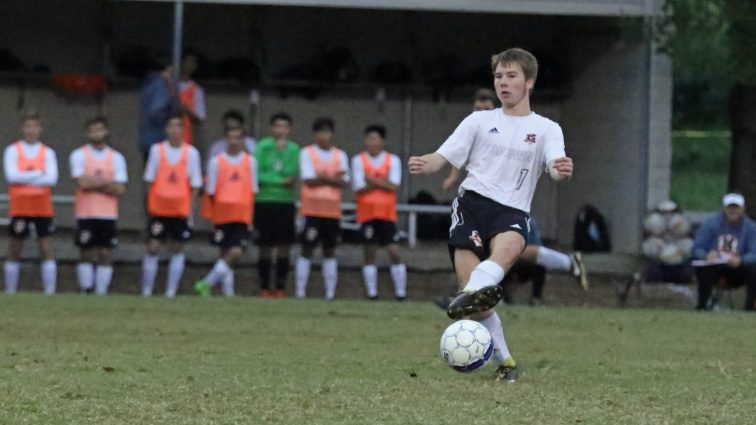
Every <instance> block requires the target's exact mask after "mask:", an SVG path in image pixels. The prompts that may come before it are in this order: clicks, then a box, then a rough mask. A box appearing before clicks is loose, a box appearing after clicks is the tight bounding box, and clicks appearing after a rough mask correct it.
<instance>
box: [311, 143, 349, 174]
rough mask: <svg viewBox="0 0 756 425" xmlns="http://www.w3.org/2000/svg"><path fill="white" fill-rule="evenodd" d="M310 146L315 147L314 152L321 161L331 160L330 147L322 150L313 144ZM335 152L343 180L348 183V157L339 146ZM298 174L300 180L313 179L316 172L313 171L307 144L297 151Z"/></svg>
mask: <svg viewBox="0 0 756 425" xmlns="http://www.w3.org/2000/svg"><path fill="white" fill-rule="evenodd" d="M310 146H312V147H314V148H315V153H316V154H317V155H318V159H319V160H320V161H321V162H326V163H328V162H331V155H332V153H331V149H328V150H323V149H321V148H319V147H318V146H317V145H314V144H313V145H310ZM336 153H337V154H338V155H339V163H340V170H341V171H343V172H344V176H343V178H344V181H345V182H347V183H348V182H349V158H348V157H347V154H346V152H344V151H342V150H341V149H339V148H336ZM299 175H300V178H301V179H302V181H305V180H310V179H314V178H315V177H317V174H316V173H315V166H314V165H313V163H312V158H310V149H309V146H308V147H305V148H302V150H301V151H299Z"/></svg>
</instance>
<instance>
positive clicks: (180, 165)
mask: <svg viewBox="0 0 756 425" xmlns="http://www.w3.org/2000/svg"><path fill="white" fill-rule="evenodd" d="M166 143H167V142H163V143H161V144H160V146H159V148H158V149H159V152H160V155H159V156H160V158H159V163H158V170H157V175H156V176H155V181H153V182H152V187H151V188H150V194H149V196H148V197H147V211H148V212H149V213H150V215H153V216H158V217H182V218H185V217H188V216H189V211H190V210H191V207H192V188H191V186H190V185H189V174H188V173H187V170H186V168H187V164H188V163H189V146H187V145H186V144H184V145H183V146H182V147H181V158H179V160H178V162H177V163H175V164H171V163H170V162H168V155H167V153H166V151H165V144H166Z"/></svg>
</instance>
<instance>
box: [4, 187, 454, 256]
mask: <svg viewBox="0 0 756 425" xmlns="http://www.w3.org/2000/svg"><path fill="white" fill-rule="evenodd" d="M75 199H76V197H75V196H73V195H53V197H52V201H53V204H55V205H72V204H73V203H74V200H75ZM9 201H10V197H9V196H8V194H7V193H0V208H1V209H4V208H7V207H8V202H9ZM298 204H299V203H297V205H298ZM341 210H342V211H343V212H354V211H357V204H355V203H354V202H343V203H342V204H341ZM396 210H397V212H398V213H399V214H407V230H401V234H402V235H403V236H405V237H406V238H407V245H408V246H409V247H410V248H414V247H415V246H417V215H418V214H433V215H446V214H450V213H451V207H450V206H448V205H422V204H398V205H397V206H396ZM353 217H354V215H349V214H347V215H346V216H345V218H347V220H343V219H342V222H341V227H342V228H344V229H349V230H357V229H359V225H358V224H357V223H354V222H352V221H350V220H349V219H350V218H353ZM9 223H10V219H8V217H0V225H3V226H7V225H8V224H9Z"/></svg>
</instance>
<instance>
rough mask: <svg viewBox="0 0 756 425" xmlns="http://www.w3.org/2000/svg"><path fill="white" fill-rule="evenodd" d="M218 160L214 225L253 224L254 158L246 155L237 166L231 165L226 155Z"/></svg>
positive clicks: (214, 198) (220, 156)
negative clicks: (250, 166)
mask: <svg viewBox="0 0 756 425" xmlns="http://www.w3.org/2000/svg"><path fill="white" fill-rule="evenodd" d="M216 158H218V180H217V181H216V183H215V196H213V218H212V221H213V223H215V224H225V223H245V224H251V223H252V213H253V212H254V204H255V194H254V192H253V191H252V188H253V187H254V184H253V181H252V179H253V177H252V174H251V173H250V170H249V165H250V163H251V162H252V157H251V156H250V155H249V154H247V153H244V156H243V157H242V160H241V161H239V162H238V163H237V164H232V163H230V162H229V161H228V160H227V159H226V156H225V155H218V156H217V157H216Z"/></svg>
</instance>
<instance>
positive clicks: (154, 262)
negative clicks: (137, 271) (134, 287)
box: [142, 254, 158, 297]
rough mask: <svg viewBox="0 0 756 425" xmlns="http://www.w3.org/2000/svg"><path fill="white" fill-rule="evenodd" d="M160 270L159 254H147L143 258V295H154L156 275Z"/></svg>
mask: <svg viewBox="0 0 756 425" xmlns="http://www.w3.org/2000/svg"><path fill="white" fill-rule="evenodd" d="M157 271H158V256H157V255H149V254H147V255H145V256H144V258H142V296H143V297H149V296H150V295H152V288H154V287H155V276H157Z"/></svg>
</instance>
